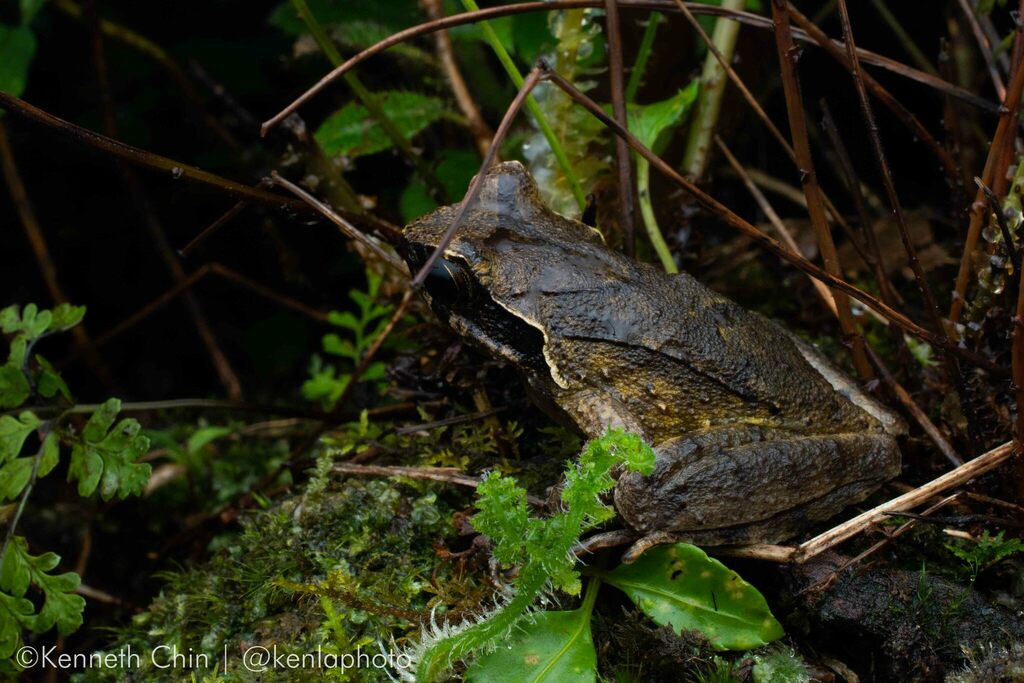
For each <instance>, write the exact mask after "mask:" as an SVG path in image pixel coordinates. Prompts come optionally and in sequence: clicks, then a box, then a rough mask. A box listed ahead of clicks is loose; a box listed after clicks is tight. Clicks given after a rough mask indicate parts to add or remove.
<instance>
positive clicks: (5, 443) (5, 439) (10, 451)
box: [0, 410, 42, 463]
mask: <svg viewBox="0 0 1024 683" xmlns="http://www.w3.org/2000/svg"><path fill="white" fill-rule="evenodd" d="M40 424H42V422H40V420H39V418H38V417H36V416H35V413H32V412H30V411H27V410H26V411H24V412H23V413H22V414H21V415H19V416H18V417H17V419H15V418H14V417H13V416H12V415H3V416H0V463H4V462H7V461H8V460H11V459H12V458H16V457H18V454H19V453H21V447H22V446H23V445H24V444H25V439H27V438H28V435H29V434H31V433H32V430H34V429H36V428H37V427H39V425H40Z"/></svg>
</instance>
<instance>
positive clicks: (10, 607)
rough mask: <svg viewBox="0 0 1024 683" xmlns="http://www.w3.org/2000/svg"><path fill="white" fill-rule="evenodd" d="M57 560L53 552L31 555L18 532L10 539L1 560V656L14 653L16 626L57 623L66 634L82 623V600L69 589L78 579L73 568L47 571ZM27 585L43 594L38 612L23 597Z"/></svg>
mask: <svg viewBox="0 0 1024 683" xmlns="http://www.w3.org/2000/svg"><path fill="white" fill-rule="evenodd" d="M59 563H60V557H58V556H57V555H55V554H53V553H43V554H42V555H38V556H34V555H30V554H29V552H28V544H27V543H26V542H25V539H24V538H22V537H21V536H15V537H13V538H12V539H11V542H10V544H9V545H8V546H7V552H6V553H4V556H3V559H2V563H0V659H5V658H7V657H10V656H11V654H12V653H13V651H14V648H15V647H16V646H17V643H18V640H19V637H20V634H19V627H20V628H26V629H28V630H30V631H33V632H35V633H43V632H44V631H48V630H50V629H51V628H53V627H54V626H56V627H57V630H58V631H59V632H60V633H62V634H64V635H67V634H69V633H72V632H74V631H75V629H77V628H78V627H79V626H81V625H82V610H84V609H85V600H84V599H83V598H82V597H81V596H79V595H75V594H73V593H71V591H73V590H74V589H75V588H77V587H78V585H79V584H80V583H81V579H80V578H79V577H78V574H75V573H74V572H66V573H64V574H49V573H47V572H49V571H50V570H52V569H53V568H54V567H56V566H57V565H58V564H59ZM30 585H31V586H35V587H36V588H37V589H39V591H41V592H42V594H43V595H44V596H45V601H44V602H43V607H42V609H41V610H39V613H38V614H35V613H34V612H35V607H34V605H33V604H32V602H31V601H29V600H27V599H26V598H25V593H26V592H27V591H28V588H29V586H30ZM5 612H6V614H4V613H5Z"/></svg>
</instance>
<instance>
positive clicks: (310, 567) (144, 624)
mask: <svg viewBox="0 0 1024 683" xmlns="http://www.w3.org/2000/svg"><path fill="white" fill-rule="evenodd" d="M394 427H395V425H393V424H385V425H384V426H383V427H382V428H383V429H386V430H388V431H391V432H393V431H394ZM355 428H356V427H355V426H354V425H343V426H339V427H338V429H339V430H342V431H347V430H349V429H355ZM468 503H469V498H468V495H467V494H463V492H462V491H461V489H455V490H453V489H452V487H448V486H446V485H444V484H440V483H435V482H410V483H400V482H395V481H388V480H375V479H365V478H356V477H353V478H347V479H342V478H339V477H338V476H337V475H334V476H332V477H331V478H330V480H329V481H328V483H327V487H326V490H325V491H324V492H323V493H322V495H321V499H320V501H319V504H317V505H310V504H309V499H308V496H307V495H301V496H299V495H297V496H294V497H291V498H287V499H285V500H284V501H282V502H281V503H280V504H279V505H277V506H275V507H274V508H272V509H268V510H258V511H252V512H248V513H246V514H245V515H243V516H242V518H241V519H240V522H241V525H242V529H241V531H240V532H239V531H232V532H227V533H225V534H223V535H222V536H220V537H218V538H217V539H216V540H215V541H214V543H213V547H214V549H215V552H214V553H213V556H212V557H211V559H210V560H209V561H208V562H206V563H204V564H202V565H198V566H194V567H189V568H187V569H183V570H182V571H180V572H174V573H168V574H165V575H164V577H163V578H164V579H165V580H166V581H167V583H166V586H165V587H164V589H163V590H162V591H161V593H160V595H159V596H157V597H156V598H155V599H154V600H153V602H152V603H151V604H150V605H149V607H148V608H147V609H146V611H145V612H143V613H140V614H138V615H136V616H135V618H134V619H132V620H131V622H130V623H129V624H127V625H126V626H124V627H123V628H122V630H121V631H120V632H119V633H117V634H116V639H115V641H114V642H112V643H111V644H110V645H109V646H108V647H107V651H108V652H117V651H124V650H125V648H128V647H131V649H132V651H134V652H148V651H151V650H152V649H153V647H155V646H157V645H168V646H176V647H177V648H178V651H179V652H189V651H193V652H196V653H204V654H207V655H208V656H209V657H210V660H211V662H217V661H220V659H221V657H222V654H223V650H224V647H225V646H227V648H228V651H229V652H230V653H232V655H231V656H232V657H233V658H234V657H235V654H234V653H237V652H240V651H241V650H242V649H243V648H245V647H249V646H252V645H253V644H267V645H269V644H271V643H272V644H274V645H275V646H276V648H277V651H278V652H279V653H281V654H282V656H284V655H287V654H289V653H297V654H304V653H309V652H316V651H317V649H318V648H320V649H321V650H322V651H323V652H325V653H334V654H337V655H339V656H340V655H342V654H354V653H355V652H356V648H357V647H359V648H361V649H362V652H363V653H370V654H371V655H372V654H373V653H376V652H379V647H380V645H379V644H380V643H390V642H392V641H393V640H396V639H401V638H403V637H405V636H406V634H407V633H409V632H410V631H411V630H417V629H418V621H419V620H420V619H423V618H425V617H426V615H427V614H429V610H430V608H431V606H432V605H433V604H435V602H437V601H439V600H440V597H439V596H438V595H437V591H439V590H443V591H444V595H443V597H444V599H445V600H446V601H447V600H451V601H453V602H455V603H461V602H463V601H465V602H466V604H475V603H476V602H478V601H479V600H480V599H482V594H483V593H482V590H481V589H480V588H478V587H477V586H476V585H475V584H474V580H475V579H474V577H472V576H469V575H466V574H465V573H464V572H459V571H458V568H457V567H456V566H455V564H454V563H438V561H437V556H436V553H435V548H434V545H435V543H437V542H438V540H439V539H446V538H447V537H449V536H450V535H451V533H452V527H451V524H450V522H449V520H450V518H451V515H452V514H453V513H454V512H455V511H456V510H459V509H462V508H463V507H465V505H467V504H468ZM448 542H454V539H452V540H450V541H448ZM385 647H387V646H385ZM232 661H233V662H237V659H232ZM239 668H240V667H239ZM237 670H238V669H235V671H237ZM324 673H325V675H326V677H327V679H328V680H343V681H350V680H358V681H363V680H386V678H385V676H384V675H383V672H379V671H373V670H367V669H365V668H364V669H363V670H361V671H356V670H352V671H350V672H348V674H347V675H348V677H343V676H340V675H338V676H335V674H342V673H344V672H341V671H334V672H324ZM375 673H376V674H377V677H374V674H375ZM133 674H134V675H136V676H137V678H138V679H139V680H145V681H147V682H149V681H159V682H167V683H170V682H172V681H173V682H175V683H177V682H178V681H181V680H182V671H181V670H180V669H178V670H174V669H162V670H161V669H156V668H154V667H153V666H152V663H151V662H150V661H149V658H148V657H145V656H143V657H142V662H141V668H140V669H139V670H137V671H133ZM123 675H124V672H123V671H121V670H116V669H111V670H99V669H92V670H89V671H87V672H86V673H85V675H84V676H83V680H84V681H121V680H122V679H123ZM243 675H244V671H243ZM311 675H313V673H312V672H310V671H309V670H305V671H301V670H291V671H289V670H285V669H281V670H274V669H271V670H270V671H267V672H266V673H264V674H260V675H259V679H260V680H262V681H295V680H305V678H308V677H309V676H311ZM186 676H187V674H186ZM303 676H305V678H304V677H303ZM250 678H251V677H250ZM245 680H249V679H248V678H247V679H245Z"/></svg>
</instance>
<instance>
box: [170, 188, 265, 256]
mask: <svg viewBox="0 0 1024 683" xmlns="http://www.w3.org/2000/svg"><path fill="white" fill-rule="evenodd" d="M247 206H249V202H247V201H245V200H244V199H243V200H240V201H238V202H235V205H234V206H232V207H231V208H230V209H228V210H227V211H225V212H224V213H223V214H221V216H220V217H219V218H218V219H217V220H215V221H214V222H213V223H210V225H208V226H207V227H206V229H204V230H203V231H202V232H201V233H199V234H198V235H196V236H195V237H193V238H192V240H191V241H190V242H189V243H188V244H186V245H185V246H184V247H183V248H182V250H181V256H182V258H185V257H187V256H188V255H189V254H191V253H192V252H193V251H194V250H195V249H197V248H199V245H201V244H202V243H203V242H205V241H206V240H208V239H210V238H211V237H213V236H214V235H215V234H217V233H218V232H220V230H221V228H223V227H224V226H225V225H227V224H228V223H230V222H231V221H232V220H233V219H234V217H235V216H237V215H238V214H240V213H242V211H243V210H244V209H245V207H247Z"/></svg>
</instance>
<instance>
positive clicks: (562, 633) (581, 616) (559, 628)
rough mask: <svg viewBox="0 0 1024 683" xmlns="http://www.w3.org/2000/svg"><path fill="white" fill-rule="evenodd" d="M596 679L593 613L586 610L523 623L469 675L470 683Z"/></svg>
mask: <svg viewBox="0 0 1024 683" xmlns="http://www.w3.org/2000/svg"><path fill="white" fill-rule="evenodd" d="M596 676H597V654H596V652H595V651H594V642H593V639H592V637H591V635H590V610H583V609H578V610H573V611H571V612H540V613H539V614H536V615H533V617H532V618H530V617H528V618H526V619H523V620H522V622H521V624H520V625H519V626H518V627H517V629H516V631H515V632H513V634H512V637H511V638H510V639H509V640H508V641H507V642H504V643H502V644H501V646H499V647H498V648H497V649H496V650H495V651H494V652H491V653H490V654H487V655H484V656H483V657H480V658H479V659H478V660H477V661H476V662H474V663H473V665H472V666H470V667H469V670H468V671H466V681H467V682H468V683H476V682H483V681H487V682H491V681H493V682H494V683H522V682H523V681H530V682H536V683H540V682H542V681H550V682H551V683H562V682H563V681H564V682H565V683H592V681H594V680H596Z"/></svg>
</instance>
